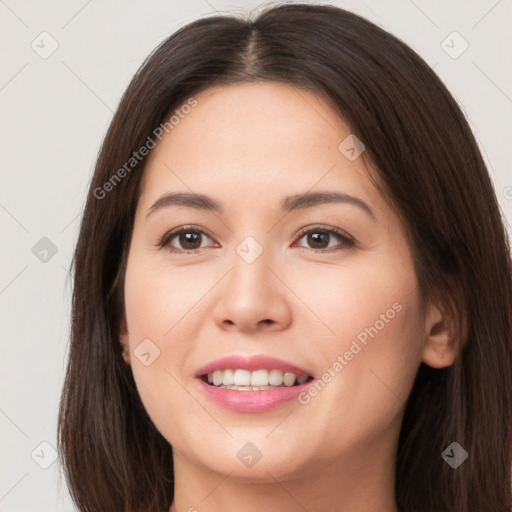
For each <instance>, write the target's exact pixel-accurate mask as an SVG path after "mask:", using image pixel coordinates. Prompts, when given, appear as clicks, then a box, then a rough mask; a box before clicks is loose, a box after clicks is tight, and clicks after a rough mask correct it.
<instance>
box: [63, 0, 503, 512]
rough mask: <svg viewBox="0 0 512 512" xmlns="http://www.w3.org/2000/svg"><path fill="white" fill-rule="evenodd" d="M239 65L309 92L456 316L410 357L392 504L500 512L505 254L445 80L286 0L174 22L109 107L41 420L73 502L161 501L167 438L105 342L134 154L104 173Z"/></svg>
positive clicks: (106, 510) (396, 43)
mask: <svg viewBox="0 0 512 512" xmlns="http://www.w3.org/2000/svg"><path fill="white" fill-rule="evenodd" d="M255 80H268V81H277V82H282V83H283V82H284V83H287V84H289V85H292V86H294V87H296V88H297V89H300V88H304V89H307V90H310V91H314V92H315V93H316V94H318V95H321V96H322V97H323V98H325V99H326V101H328V102H329V104H330V105H332V108H334V109H335V110H336V112H337V113H338V114H339V115H340V117H342V118H343V119H344V120H345V121H346V122H347V123H348V124H349V126H350V127H351V131H352V133H354V134H355V135H356V136H357V137H358V138H359V139H361V140H362V141H363V142H364V143H365V145H366V151H365V153H364V156H365V158H369V160H370V161H371V162H372V163H373V164H374V165H375V167H376V168H377V169H378V172H379V175H380V178H381V182H382V183H384V186H385V193H386V195H387V197H388V199H389V202H390V204H392V205H394V207H395V209H396V211H397V213H398V214H399V215H400V218H401V219H402V221H403V223H404V226H406V228H407V233H408V237H409V240H410V244H411V248H412V251H413V254H414V259H415V268H416V271H417V275H418V280H419V283H420V288H421V292H422V297H423V299H424V301H425V303H427V302H428V301H430V300H437V299H440V300H443V301H444V302H446V304H447V307H448V305H451V307H453V308H454V311H456V313H457V315H456V318H458V319H459V320H458V325H459V327H460V330H461V331H462V330H463V327H462V325H463V324H464V325H465V326H466V327H464V329H466V339H467V342H466V344H465V345H464V347H463V350H462V352H461V354H460V356H459V357H458V358H457V360H456V362H455V363H454V364H453V365H452V366H451V367H449V368H444V369H433V368H430V367H428V366H426V365H424V364H423V363H422V364H421V366H420V368H419V370H418V373H417V377H416V380H415V383H414V386H413V389H412V392H411V394H410V396H409V398H408V401H407V404H406V410H405V416H404V421H403V425H402V429H401V433H400V439H399V447H398V453H397V466H396V479H395V481H396V489H395V490H396V500H397V504H398V508H399V510H400V511H402V512H404V511H407V512H409V511H412V512H427V511H428V512H432V511H436V512H441V511H447V512H448V511H449V512H463V511H464V512H482V511H493V512H495V511H499V512H503V511H509V512H510V510H512V505H511V503H512V498H511V463H512V436H511V420H512V404H511V398H510V391H511V389H512V380H511V368H512V363H511V360H512V348H511V345H512V271H511V258H510V252H509V247H508V239H507V235H506V232H505V229H504V222H503V220H502V217H501V213H500V209H499V206H498V203H497V199H496V196H495V193H494V190H493V186H492V183H491V180H490V178H489V175H488V171H487V169H486V166H485V164H484V161H483V159H482V156H481V154H480V152H479V149H478V147H477V144H476V142H475V139H474V136H473V134H472V133H471V130H470V128H469V126H468V123H467V121H466V119H465V117H464V115H463V114H462V113H461V110H460V108H459V106H458V105H457V102H456V101H455V100H454V99H453V97H452V96H451V94H450V93H449V91H448V90H447V88H446V87H445V86H444V84H443V83H442V82H441V80H440V79H439V78H438V77H437V76H436V74H435V73H434V72H433V71H432V70H431V69H430V68H429V66H428V65H427V64H426V63H425V62H424V61H423V60H422V59H421V57H419V56H418V55H417V54H416V53H415V52H414V51H413V50H412V49H410V48H409V47H408V46H407V45H405V44H404V43H402V42H401V41H400V40H398V39H397V38H396V37H394V36H392V35H391V34H389V33H387V32H386V31H384V30H383V29H381V28H379V27H377V26H376V25H374V24H373V23H371V22H369V21H367V20H365V19H364V18H362V17H360V16H357V15H355V14H353V13H351V12H348V11H345V10H342V9H340V8H337V7H334V6H328V5H313V4H293V3H289V4H284V5H276V6H271V7H267V8H266V9H265V10H262V11H261V12H260V13H259V14H258V15H257V16H256V17H254V18H253V19H252V18H251V17H249V19H242V18H239V17H236V16H213V17H208V18H203V19H199V20H197V21H195V22H193V23H190V24H188V25H186V26H184V27H183V28H181V29H179V30H178V31H177V32H175V33H174V34H173V35H171V36H170V37H169V38H168V39H167V40H165V41H164V42H163V43H162V44H160V46H159V47H158V48H156V50H155V51H154V52H153V53H152V54H151V55H150V56H149V57H148V59H147V60H146V61H145V62H144V63H143V64H142V66H141V67H140V69H139V70H138V72H137V73H136V75H135V76H134V77H133V79H132V81H131V83H130V85H129V87H128V88H127V90H126V92H125V93H124V95H123V97H122V99H121V102H120V104H119V106H118V108H117V111H116V113H115V115H114V118H113V119H112V122H111V124H110V127H109V129H108V133H107V135H106V137H105V140H104V142H103V145H102V148H101V151H100V153H99V156H98V160H97V162H96V168H95V171H94V176H93V178H92V182H91V185H90V190H89V194H88V198H87V203H86V207H85V212H84V215H83V219H82V223H81V228H80V235H79V240H78V243H77V246H76V251H75V255H74V259H73V275H74V290H73V303H72V327H71V342H70V351H69V362H68V368H67V373H66V378H65V383H64V388H63V392H62V397H61V403H60V410H59V424H58V443H59V449H60V462H61V464H62V465H63V468H64V470H65V475H66V478H67V482H68V485H69V489H70V492H71V496H72V498H73V500H74V501H75V503H76V505H77V506H78V508H79V510H81V511H84V512H85V511H87V512H93V511H94V512H100V511H101V512H120V511H127V512H128V511H129V512H132V511H133V512H135V511H148V510H153V511H159V512H160V511H161V512H165V511H167V510H168V507H169V505H170V503H171V501H172V498H173V462H172V448H171V446H170V445H169V443H168V442H167V441H166V440H165V439H164V438H163V437H162V436H161V434H160V433H159V432H158V431H157V430H156V428H155V426H154V425H153V423H152V422H151V420H150V418H149V417H148V415H147V413H146V411H145V409H144V407H143V404H142V403H141V400H140V398H139V395H138V393H137V389H136V386H135V383H134V380H133V376H132V373H131V370H130V368H129V367H128V366H127V365H126V364H125V363H124V361H123V360H122V357H121V347H120V343H119V326H120V319H121V317H122V312H123V283H124V269H125V266H126V258H127V252H128V249H129V241H130V237H131V233H132V228H133V220H134V212H135V209H136V206H137V201H138V193H139V183H140V180H141V176H142V172H143V168H144V162H145V158H143V159H141V160H140V162H136V163H135V165H132V164H133V161H132V164H131V167H130V169H129V172H126V173H118V177H119V176H120V175H121V174H123V176H122V179H116V180H113V179H112V176H113V174H115V173H116V172H117V170H118V169H121V168H123V166H125V170H126V162H128V161H130V158H131V157H132V155H133V152H134V151H136V150H138V149H139V148H140V147H142V146H144V145H145V144H147V140H148V137H154V135H153V134H154V131H155V128H157V127H158V126H159V125H161V123H163V122H165V119H166V115H168V113H169V112H170V111H171V110H172V109H175V108H178V107H179V106H180V105H182V104H183V103H184V102H186V101H187V100H189V99H190V98H191V97H192V96H193V95H194V94H197V93H198V92H200V91H201V90H204V89H206V88H208V87H210V86H212V85H217V84H221V83H223V84H232V83H239V82H242V81H255ZM109 180H110V183H111V186H109V187H106V186H105V184H106V183H107V182H109ZM107 189H108V193H107V192H105V190H107ZM98 190H100V191H102V192H101V193H100V192H98ZM452 442H457V443H459V445H461V447H463V448H464V450H465V451H466V452H467V453H468V458H467V460H466V461H465V462H464V463H463V464H461V465H460V466H459V467H457V468H456V469H453V468H452V467H450V465H448V464H447V463H446V462H445V460H443V458H442V457H441V454H442V452H443V451H444V450H445V448H446V447H448V446H449V445H450V444H451V443H452Z"/></svg>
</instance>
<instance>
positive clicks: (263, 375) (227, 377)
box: [208, 368, 308, 391]
mask: <svg viewBox="0 0 512 512" xmlns="http://www.w3.org/2000/svg"><path fill="white" fill-rule="evenodd" d="M307 379H308V376H307V375H299V376H297V375H296V374H295V373H292V372H285V373H283V372H282V371H281V370H255V371H253V372H251V371H249V370H243V369H240V368H238V369H228V370H215V371H214V372H212V373H209V374H208V382H209V383H210V384H213V385H214V386H217V387H223V388H227V389H236V390H238V391H251V390H262V389H271V388H274V387H277V386H287V387H290V386H293V385H295V384H304V382H306V380H307Z"/></svg>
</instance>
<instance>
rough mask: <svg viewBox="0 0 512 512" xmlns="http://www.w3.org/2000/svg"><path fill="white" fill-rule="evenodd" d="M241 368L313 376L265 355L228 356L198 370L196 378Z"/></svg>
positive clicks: (306, 371) (308, 372)
mask: <svg viewBox="0 0 512 512" xmlns="http://www.w3.org/2000/svg"><path fill="white" fill-rule="evenodd" d="M237 368H241V369H244V370H250V371H254V370H274V369H275V370H281V371H282V372H291V373H295V375H312V374H311V372H310V371H308V370H304V369H303V368H299V367H298V366H295V365H293V364H291V363H288V362H286V361H283V360H282V359H277V358H275V357H269V356H264V355H256V356H247V357H244V356H235V355H233V356H228V357H223V358H222V359H217V360H216V361H212V362H211V363H208V364H206V365H205V366H202V367H201V368H199V370H197V372H196V374H195V376H196V377H201V376H202V375H206V374H208V373H212V372H214V371H215V370H229V369H232V370H236V369H237Z"/></svg>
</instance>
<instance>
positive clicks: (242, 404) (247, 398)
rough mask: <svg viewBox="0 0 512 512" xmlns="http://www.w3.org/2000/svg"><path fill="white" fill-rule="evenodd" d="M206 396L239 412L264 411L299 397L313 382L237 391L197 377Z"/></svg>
mask: <svg viewBox="0 0 512 512" xmlns="http://www.w3.org/2000/svg"><path fill="white" fill-rule="evenodd" d="M197 380H198V381H199V386H200V387H201V389H202V390H203V391H204V393H205V394H206V396H207V397H208V398H209V399H210V400H212V401H213V402H215V403H216V404H217V405H220V406H221V407H224V408H226V409H231V410H232V411H238V412H263V411H270V410H272V409H275V408H277V407H279V406H281V405H283V404H285V403H286V402H289V401H290V400H293V399H294V398H297V396H299V395H300V394H301V393H302V392H303V391H305V390H306V389H307V388H308V386H309V385H310V384H311V383H312V382H313V380H312V381H311V382H304V384H299V385H298V386H290V387H284V386H283V387H276V388H274V389H264V390H261V391H237V390H235V389H225V388H219V387H216V386H211V385H210V384H207V383H206V382H205V381H204V380H202V379H197Z"/></svg>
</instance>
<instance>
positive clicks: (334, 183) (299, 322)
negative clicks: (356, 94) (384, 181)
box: [120, 82, 457, 512]
mask: <svg viewBox="0 0 512 512" xmlns="http://www.w3.org/2000/svg"><path fill="white" fill-rule="evenodd" d="M195 98H196V100H197V102H198V104H197V106H196V107H195V108H194V109H192V111H191V112H190V113H189V114H187V116H185V117H184V118H183V119H181V120H180V122H179V124H178V125H176V126H175V127H174V129H173V130H172V131H170V132H169V133H168V134H166V135H165V136H164V138H163V139H162V141H161V142H160V143H159V144H158V145H157V147H156V148H155V149H154V150H152V152H151V153H150V155H149V159H148V161H147V165H146V167H145V170H144V176H143V181H142V184H141V195H140V199H139V203H138V207H137V211H136V217H135V225H134V231H133V236H132V241H131V246H130V251H129V258H128V263H127V270H126V278H125V305H126V309H125V319H124V321H123V325H122V328H121V332H120V343H121V345H122V347H123V358H124V360H125V362H126V363H127V364H129V365H131V368H132V371H133V375H134V378H135V381H136V383H137V388H138V391H139V393H140V396H141V399H142V401H143V403H144V406H145V408H146V410H147V412H148V414H149V416H150V417H151V419H152V421H153V422H154V424H155V425H156V427H157V428H158V430H159V431H160V432H161V433H162V435H163V436H164V437H165V438H166V439H167V440H168V441H169V443H170V444H171V445H172V447H173V454H174V466H175V478H176V483H175V497H174V502H173V503H172V505H171V508H170V511H180V512H181V511H191V510H198V511H201V510H208V511H209V512H216V511H219V512H220V511H229V510H244V511H246V512H252V511H255V510H258V511H261V510H266V511H267V512H274V511H276V512H277V511H280V512H292V511H297V510H303V509H305V510H308V511H310V512H324V511H325V512H327V511H332V510H344V511H351V512H358V511H361V512H362V511H364V512H369V511H379V512H396V510H397V508H396V504H395V497H394V489H393V487H394V472H395V451H396V446H397V442H398V435H399V430H400V425H401V422H402V417H403V412H404V407H405V401H406V399H407V396H408V395H409V393H410V390H411V388H412V384H413V380H414V377H415V374H416V372H417V370H418V367H419V364H420V362H421V361H424V362H425V363H427V364H429V365H431V366H434V367H442V366H448V365H450V364H452V363H453V361H454V359H455V357H456V355H457V354H456V348H455V344H454V343H453V340H452V338H451V336H450V332H449V330H448V328H447V327H446V326H447V325H448V324H449V318H447V317H446V315H445V313H444V312H443V311H442V309H441V308H439V307H437V306H435V305H431V306H430V307H429V309H428V313H427V315H426V316H425V317H422V316H421V314H420V304H421V297H420V294H419V290H418V283H417V278H416V275H415V271H414V266H413V259H412V255H411V250H410V247H409V246H408V243H407V241H406V237H405V234H404V228H403V226H402V224H401V222H400V220H399V219H398V218H397V216H396V215H395V214H394V212H393V211H392V209H391V208H390V206H389V205H388V204H387V202H386V201H385V199H384V198H383V197H381V195H380V194H379V192H378V190H377V189H376V188H375V186H374V184H373V183H372V181H371V180H370V178H369V176H368V171H367V168H366V167H365V164H364V162H363V158H362V157H359V158H357V159H356V160H354V161H349V160H348V159H347V158H346V157H345V155H344V154H343V153H342V152H340V150H339V149H338V146H339V144H340V142H341V141H343V140H344V139H345V138H346V137H347V136H348V135H349V134H350V133H351V132H350V128H349V127H348V126H347V125H346V124H345V123H344V122H343V120H341V119H339V118H338V117H337V116H336V115H335V114H334V113H333V112H332V110H331V109H330V108H329V107H328V105H327V104H326V103H325V102H324V101H323V100H322V99H321V98H319V97H318V96H316V95H314V94H313V93H311V92H308V91H304V90H298V89H296V88H293V87H291V86H288V85H284V84H275V83H269V82H265V83H251V84H241V85H230V86H219V87H214V88H210V89H208V90H206V91H203V92H202V93H200V94H198V95H197V96H195ZM368 143H371V141H368ZM377 179H378V178H377ZM320 190H321V191H338V192H342V193H346V194H350V195H351V196H355V197H357V198H360V199H361V200H363V201H364V202H365V203H367V204H368V205H369V206H370V208H371V209H372V210H373V212H374V215H375V219H372V218H371V216H370V215H368V214H367V213H366V212H365V211H364V210H363V209H361V208H358V207H357V206H354V205H352V204H346V203H331V204H322V205H316V206H314V207H311V208H307V209H305V210H302V211H300V210H299V211H294V212H290V213H287V214H285V213H284V212H283V211H281V210H280V206H279V203H280V201H281V200H282V198H283V197H284V196H288V195H292V194H301V193H305V192H316V191H320ZM168 192H195V193H201V194H206V195H208V196H210V197H212V198H214V199H215V200H217V201H219V202H221V203H222V206H223V212H222V213H218V212H216V213H213V212H208V211H202V210H199V209H194V208H190V207H184V206H175V205H173V206H169V207H166V208H162V209H159V210H156V211H154V212H153V213H151V215H149V216H148V215H147V213H148V210H149V209H150V208H151V206H152V205H153V204H154V202H155V201H156V200H157V199H158V198H159V197H160V196H161V195H163V194H164V193H168ZM189 224H191V225H193V230H201V231H203V232H204V234H201V235H199V236H200V238H199V240H198V241H197V243H196V246H195V247H199V249H198V252H196V253H191V252H190V251H191V249H190V247H193V244H191V245H188V246H187V245H185V246H184V245H183V242H184V240H183V239H182V243H181V244H180V239H179V236H176V237H175V238H174V239H173V241H172V242H170V243H169V244H168V246H167V247H163V248H161V247H159V246H158V241H159V239H160V238H162V237H163V236H164V235H165V234H166V233H167V232H169V231H170V230H172V229H174V228H177V227H179V226H183V225H189ZM318 225H323V226H332V227H334V228H339V229H341V230H343V231H344V232H346V233H347V234H349V235H350V236H351V237H352V238H353V239H355V246H353V247H347V246H346V245H344V244H343V241H342V240H340V239H338V238H337V237H336V235H335V234H330V235H327V237H326V238H324V239H323V240H324V246H321V245H320V246H318V245H316V246H315V245H312V241H311V240H309V241H308V236H307V235H302V236H301V237H300V238H298V237H297V233H298V232H299V230H300V229H301V228H304V227H307V228H309V227H311V229H312V230H313V232H318V230H316V231H315V227H317V226H318ZM247 236H251V237H253V238H254V239H255V240H256V241H257V242H258V243H259V245H260V246H261V248H262V249H263V252H262V254H261V255H260V256H259V257H258V258H257V259H256V260H255V261H254V262H252V263H247V262H246V261H245V260H244V259H242V258H241V257H240V256H239V255H238V254H237V252H236V248H237V246H238V245H239V244H240V242H242V240H244V238H245V237H247ZM317 247H325V248H324V249H320V251H323V252H314V249H315V248H317ZM171 249H174V250H175V251H181V253H172V252H171ZM187 250H188V251H189V253H188V254H186V253H185V252H186V251H187ZM317 250H318V249H317ZM395 303H398V304H399V305H400V306H402V309H401V311H400V312H397V313H396V315H395V317H394V318H393V319H391V320H389V321H388V322H386V323H385V326H384V327H383V328H382V329H381V330H379V332H378V334H377V335H376V336H375V337H373V338H369V339H368V342H367V345H366V346H364V345H362V344H361V343H359V345H361V346H362V349H361V351H360V352H358V353H357V354H356V355H355V356H354V357H353V359H352V360H351V361H349V362H348V363H347V365H346V366H344V368H343V369H342V370H341V371H340V372H339V373H337V374H336V376H335V377H334V378H332V380H331V381H330V382H329V383H328V384H327V385H326V386H325V387H324V388H323V389H322V391H321V392H319V393H318V394H317V395H316V396H315V397H312V398H311V401H310V402H309V403H308V404H307V405H302V404H301V403H299V402H298V401H297V400H296V399H295V400H292V401H291V402H288V403H287V404H285V405H283V406H281V407H279V408H277V409H275V410H273V411H266V412H263V413H247V412H245V413H242V412H235V411H231V410H227V409H224V408H221V407H220V406H218V405H216V404H215V403H213V402H211V401H210V400H209V399H208V398H207V397H206V396H205V395H204V394H203V392H202V391H201V390H200V387H199V386H198V383H197V381H196V380H195V378H194V374H195V372H196V371H197V370H198V369H199V368H200V367H201V366H203V365H204V364H206V363H208V362H210V361H213V360H215V359H218V358H220V357H224V356H227V355H230V354H250V355H254V354H266V355H270V356H274V357H278V358H282V359H285V360H287V361H290V362H291V363H293V364H296V365H298V366H300V367H303V368H307V369H309V370H310V371H312V372H313V375H314V376H315V377H316V378H321V377H322V374H323V373H324V372H325V371H326V370H327V369H328V368H329V367H332V365H333V363H334V362H335V361H336V360H337V357H338V356H339V355H343V354H344V353H345V352H346V351H347V350H349V349H350V347H351V344H352V342H353V341H354V340H355V339H356V337H357V335H358V334H359V333H361V332H362V331H364V329H365V328H368V327H370V326H374V325H375V323H376V321H377V320H379V319H380V318H381V316H380V315H382V314H385V313H386V311H387V310H389V309H390V308H392V305H393V304H395ZM265 320H266V321H265ZM146 338H149V339H150V340H151V341H152V342H153V343H154V344H155V345H156V346H157V347H158V349H159V350H160V356H159V357H157V358H156V359H155V360H154V361H153V362H152V363H151V364H150V365H149V366H145V365H144V364H142V363H141V362H140V361H139V359H138V358H137V357H135V355H134V352H133V351H134V350H135V349H136V348H137V346H138V345H139V344H140V343H141V341H142V340H144V339H146ZM247 442H252V443H253V444H254V445H256V446H257V447H258V449H259V450H260V452H261V454H262V457H261V459H260V460H259V461H258V462H257V463H256V464H255V465H254V466H253V467H251V468H248V467H246V466H245V465H244V464H242V463H241V462H240V460H239V459H238V458H237V452H238V451H239V450H240V449H241V448H242V447H243V446H244V445H245V444H246V443H247ZM226 475H228V476H226Z"/></svg>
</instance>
